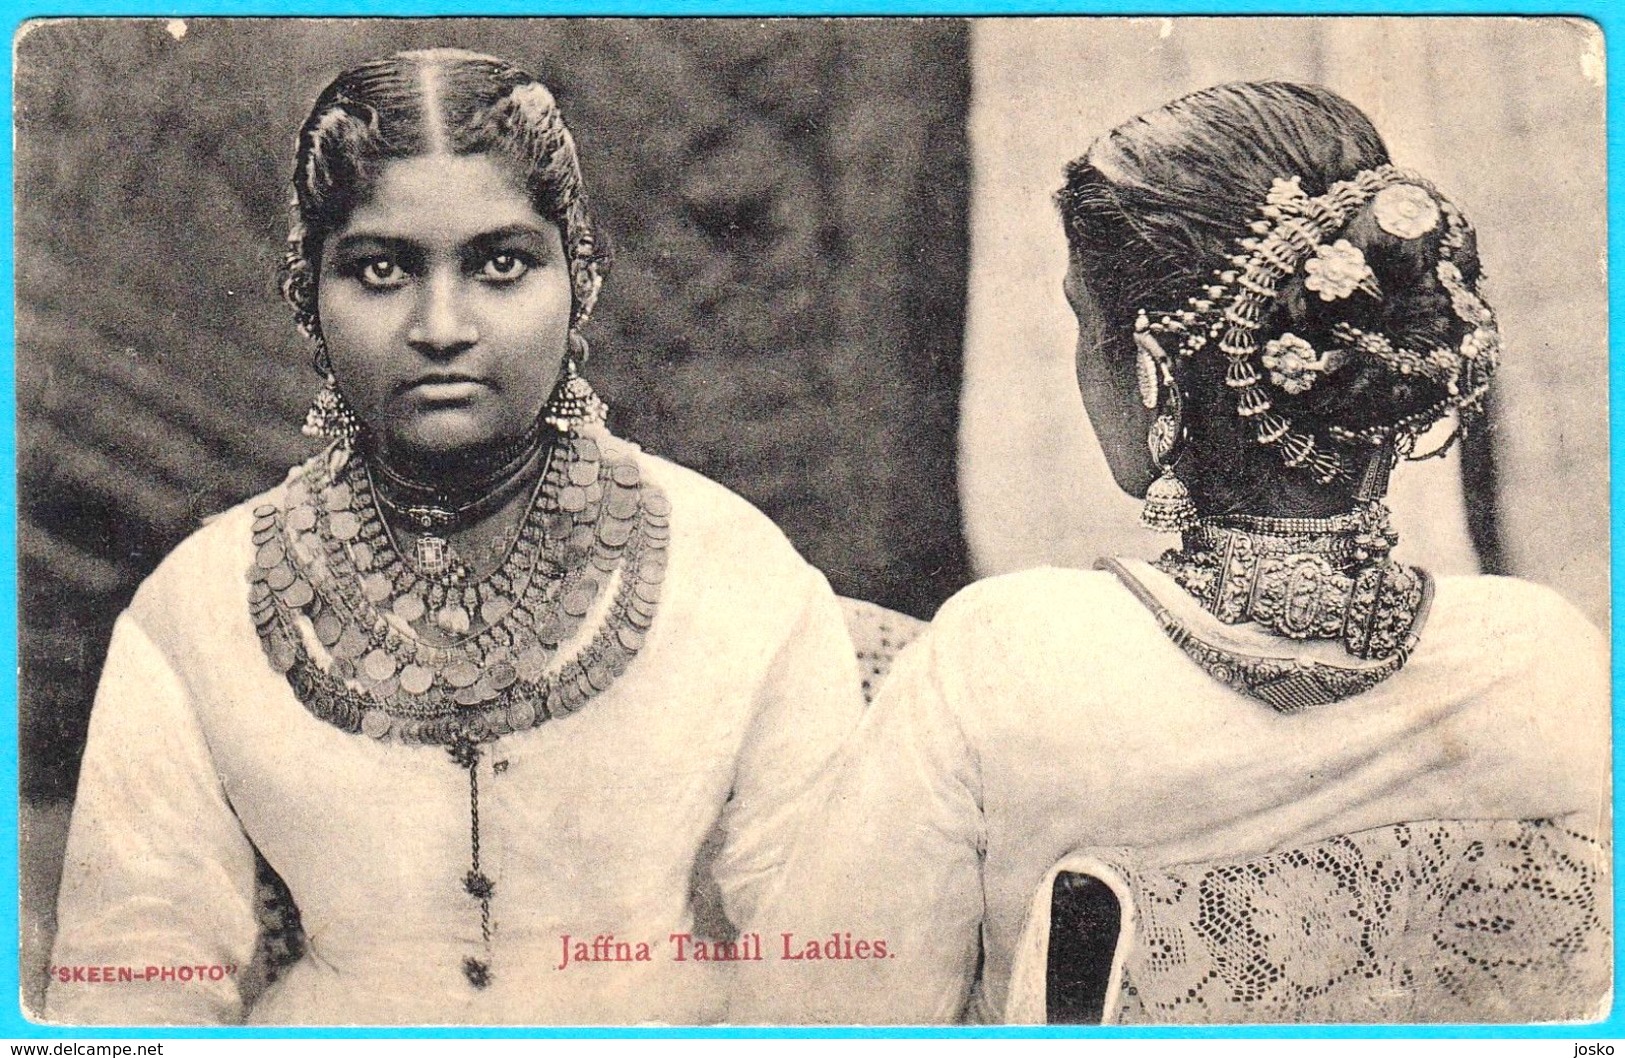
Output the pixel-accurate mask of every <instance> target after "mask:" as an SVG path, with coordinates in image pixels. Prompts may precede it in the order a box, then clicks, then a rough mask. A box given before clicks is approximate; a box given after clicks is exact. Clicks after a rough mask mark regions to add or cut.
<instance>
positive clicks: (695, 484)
mask: <svg viewBox="0 0 1625 1058" xmlns="http://www.w3.org/2000/svg"><path fill="white" fill-rule="evenodd" d="M601 443H602V444H604V446H605V448H606V450H607V451H612V452H618V453H620V454H622V455H623V456H626V457H629V458H632V459H634V460H635V461H636V462H637V465H638V469H639V471H640V473H641V474H642V475H643V479H644V480H645V481H646V482H647V483H649V484H651V485H653V486H654V487H655V488H657V489H659V490H660V491H661V492H662V493H664V494H665V496H666V498H667V500H669V501H670V503H671V508H672V514H671V523H672V534H673V536H674V537H676V538H678V539H681V540H685V541H689V542H690V543H691V544H698V545H699V546H700V547H703V548H704V549H706V550H707V551H710V552H711V553H713V554H715V555H726V556H730V557H737V556H748V557H749V558H750V559H751V565H752V566H754V567H757V568H760V567H761V566H762V565H763V564H774V565H784V566H797V567H801V566H806V567H807V568H808V569H809V570H810V569H811V567H810V566H807V563H806V561H805V560H804V559H802V557H801V555H800V554H799V553H798V552H797V551H796V549H795V546H794V545H793V544H791V543H790V541H789V539H788V538H786V537H785V535H784V532H783V531H782V530H780V529H779V527H778V526H777V525H775V524H774V522H773V520H772V519H771V518H769V517H768V516H767V515H765V514H763V513H762V512H761V511H759V510H757V509H756V508H755V507H754V506H753V505H752V504H751V503H750V501H748V500H746V499H745V498H744V497H742V496H740V495H739V494H738V493H735V492H733V491H732V490H730V489H728V488H727V487H726V486H723V485H720V484H718V483H717V482H715V481H712V480H711V479H710V478H708V477H705V476H704V475H703V474H699V473H696V472H695V471H693V470H690V469H688V468H687V467H684V466H681V465H679V464H677V463H674V462H672V461H671V460H669V459H663V458H661V457H660V456H657V455H654V454H652V453H650V452H646V451H644V450H643V449H641V448H639V447H638V446H637V445H635V444H633V443H632V442H630V441H625V440H622V439H619V438H613V437H606V438H605V439H604V440H603V441H602V442H601Z"/></svg>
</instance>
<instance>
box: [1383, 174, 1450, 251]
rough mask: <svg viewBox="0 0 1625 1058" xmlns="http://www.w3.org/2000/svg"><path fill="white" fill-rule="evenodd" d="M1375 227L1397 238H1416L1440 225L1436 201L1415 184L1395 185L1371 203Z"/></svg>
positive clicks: (1423, 188) (1426, 190)
mask: <svg viewBox="0 0 1625 1058" xmlns="http://www.w3.org/2000/svg"><path fill="white" fill-rule="evenodd" d="M1371 211H1372V213H1374V214H1375V215H1376V218H1377V226H1378V227H1380V228H1381V229H1382V230H1383V231H1385V232H1387V233H1388V234H1389V235H1392V236H1393V237H1394V238H1396V239H1419V238H1421V237H1422V236H1424V235H1426V234H1427V233H1428V232H1430V231H1432V230H1433V229H1434V228H1437V227H1438V226H1439V203H1438V202H1437V201H1436V200H1435V199H1434V197H1433V196H1432V195H1431V194H1429V193H1428V189H1427V188H1425V187H1421V186H1419V185H1417V184H1394V185H1393V186H1391V187H1385V188H1383V189H1382V190H1381V191H1378V192H1377V197H1376V198H1374V199H1373V200H1372V202H1371Z"/></svg>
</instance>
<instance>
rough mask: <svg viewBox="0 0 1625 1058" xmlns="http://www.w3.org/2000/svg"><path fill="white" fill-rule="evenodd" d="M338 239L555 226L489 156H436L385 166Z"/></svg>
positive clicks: (431, 238) (459, 236) (458, 238)
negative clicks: (537, 210) (361, 236)
mask: <svg viewBox="0 0 1625 1058" xmlns="http://www.w3.org/2000/svg"><path fill="white" fill-rule="evenodd" d="M370 184H371V187H370V189H369V194H368V195H367V197H366V198H365V199H364V200H362V201H361V202H360V203H359V204H358V205H357V206H356V207H355V209H354V210H352V211H351V213H350V216H349V219H348V221H347V223H346V224H345V225H344V226H343V227H342V228H341V229H340V230H339V231H338V232H337V233H335V234H337V235H338V236H340V237H341V238H342V237H346V236H355V235H372V236H377V237H380V238H387V239H408V240H411V241H414V242H423V243H441V242H448V243H454V244H455V243H460V242H463V241H466V240H467V239H469V238H473V237H475V236H478V235H480V234H483V233H485V232H488V231H492V230H496V229H500V228H511V227H523V226H531V227H536V228H540V229H542V230H551V229H553V228H554V224H553V223H552V222H551V221H550V220H549V219H548V218H546V217H543V216H541V215H540V214H538V213H537V212H536V208H535V206H534V205H533V204H532V203H531V200H530V196H529V194H527V192H526V189H525V186H524V183H523V181H522V180H521V179H520V176H519V174H518V172H517V169H516V167H515V166H514V165H513V164H512V163H511V162H509V161H508V160H507V159H505V158H502V157H499V156H497V155H492V154H465V155H453V154H447V153H434V154H425V155H419V156H416V157H411V158H395V159H391V160H389V161H387V162H384V163H383V164H382V165H381V166H380V167H379V168H378V169H377V171H376V175H375V176H374V178H373V179H372V180H371V181H370Z"/></svg>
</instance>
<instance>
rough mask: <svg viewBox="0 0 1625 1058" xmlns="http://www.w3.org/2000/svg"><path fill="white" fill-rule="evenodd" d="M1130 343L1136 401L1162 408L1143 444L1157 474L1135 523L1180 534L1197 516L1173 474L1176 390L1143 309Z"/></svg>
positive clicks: (1178, 417) (1176, 447) (1193, 524)
mask: <svg viewBox="0 0 1625 1058" xmlns="http://www.w3.org/2000/svg"><path fill="white" fill-rule="evenodd" d="M1134 345H1135V348H1136V350H1137V363H1136V368H1137V375H1138V379H1139V384H1140V402H1141V403H1142V404H1144V405H1145V407H1146V408H1147V409H1157V408H1160V409H1161V410H1160V411H1159V412H1158V414H1157V417H1156V418H1155V419H1154V420H1152V422H1151V429H1150V430H1149V431H1148V432H1147V434H1146V439H1145V441H1146V447H1147V448H1148V449H1150V451H1151V460H1152V462H1154V463H1156V465H1157V468H1158V469H1159V470H1160V471H1161V472H1162V473H1161V475H1160V476H1159V477H1158V478H1157V480H1155V481H1153V482H1152V483H1151V487H1150V488H1148V489H1146V490H1145V505H1144V506H1143V507H1141V508H1140V524H1141V525H1144V526H1145V527H1146V528H1147V529H1151V530H1154V531H1156V532H1159V533H1179V532H1184V531H1185V530H1187V529H1194V528H1195V527H1196V517H1197V514H1196V504H1195V503H1194V502H1192V501H1191V494H1190V490H1189V489H1187V488H1186V487H1185V483H1184V482H1183V481H1180V480H1179V477H1178V476H1177V475H1176V474H1175V473H1174V462H1175V458H1176V457H1177V456H1178V454H1179V442H1180V438H1181V436H1182V433H1183V430H1184V424H1183V422H1182V421H1181V420H1182V415H1181V408H1180V397H1179V387H1178V386H1176V385H1174V377H1173V370H1172V369H1171V368H1170V367H1169V365H1168V353H1167V351H1166V350H1164V349H1163V348H1162V343H1160V342H1158V341H1157V339H1156V337H1155V336H1154V335H1152V333H1151V326H1150V322H1149V321H1148V320H1147V319H1146V315H1145V313H1144V312H1143V311H1142V312H1141V313H1140V314H1139V316H1138V318H1136V319H1135V321H1134Z"/></svg>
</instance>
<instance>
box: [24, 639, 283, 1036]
mask: <svg viewBox="0 0 1625 1058" xmlns="http://www.w3.org/2000/svg"><path fill="white" fill-rule="evenodd" d="M254 885H255V874H254V853H253V848H252V846H251V845H250V843H249V841H248V838H247V837H246V836H245V835H244V833H243V831H242V828H241V826H240V825H239V824H238V821H237V817H236V816H235V814H234V813H233V812H232V809H231V806H230V804H229V803H228V802H227V799H226V795H225V791H224V789H223V788H222V786H221V783H220V779H219V777H218V776H217V775H216V772H215V769H214V765H213V762H212V759H211V756H210V753H209V747H208V745H207V743H206V741H205V738H204V734H203V731H202V728H201V727H200V726H199V724H198V720H197V716H196V714H195V713H194V711H193V706H192V702H191V701H190V699H189V696H188V693H187V690H186V687H185V684H184V683H183V681H182V680H181V679H180V678H179V677H178V676H177V675H176V673H175V671H174V669H173V668H172V666H171V665H170V663H169V661H168V659H167V658H166V657H165V655H164V654H163V652H162V651H160V650H159V649H158V647H157V646H156V645H154V643H153V642H152V640H151V639H150V638H148V636H147V634H146V633H145V632H144V631H143V630H142V628H141V627H140V625H139V624H138V623H137V622H136V621H135V620H134V619H133V618H132V617H131V616H130V614H128V613H126V614H124V615H123V616H122V617H120V618H119V620H118V623H117V624H116V626H115V628H114V632H113V640H112V645H111V647H110V648H109V652H108V657H107V664H106V667H105V668H104V670H103V672H102V679H101V684H100V686H99V687H98V689H97V692H96V702H95V707H94V709H93V710H92V713H91V720H90V735H89V739H88V742H87V744H86V749H85V757H84V764H83V766H82V768H81V771H80V776H79V790H78V795H77V797H76V799H75V801H74V809H73V821H72V824H71V826H70V828H69V831H68V843H67V853H66V855H65V857H64V861H63V869H62V887H61V890H60V893H59V896H58V903H57V921H58V929H57V935H56V945H55V948H54V950H53V952H52V958H51V964H50V967H49V970H48V973H49V983H48V988H47V993H46V1016H47V1018H48V1019H49V1020H51V1021H53V1022H60V1023H68V1024H128V1025H140V1024H165V1025H172V1024H220V1023H233V1022H237V1021H240V1020H241V1013H242V1012H241V1003H240V1000H239V996H238V988H237V979H238V976H239V975H240V974H241V973H242V972H243V971H244V970H245V968H246V964H247V962H248V961H249V959H250V958H251V957H252V955H253V950H254V944H255V941H256V938H257V929H256V922H255V917H254V904H253V900H254Z"/></svg>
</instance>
